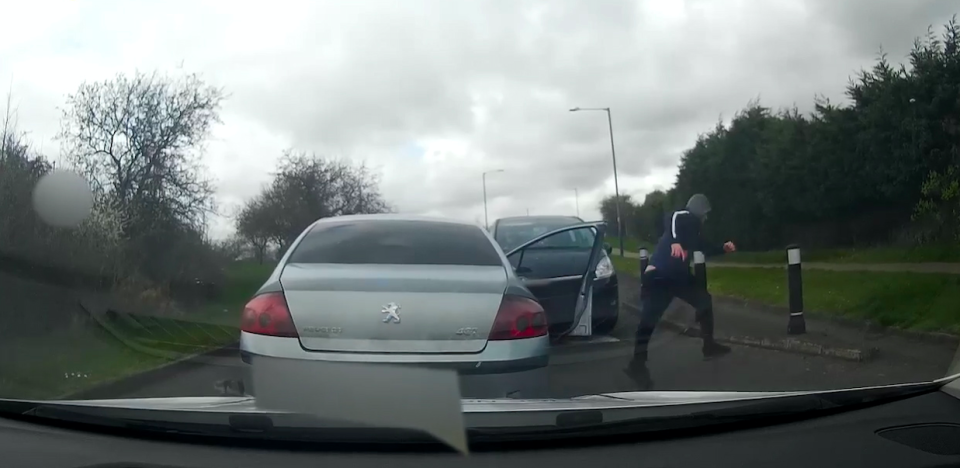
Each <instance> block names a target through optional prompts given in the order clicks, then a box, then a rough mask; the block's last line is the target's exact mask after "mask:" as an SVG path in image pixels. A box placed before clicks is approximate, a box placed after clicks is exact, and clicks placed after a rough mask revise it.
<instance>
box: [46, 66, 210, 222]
mask: <svg viewBox="0 0 960 468" xmlns="http://www.w3.org/2000/svg"><path fill="white" fill-rule="evenodd" d="M223 98H224V94H223V92H222V91H221V90H220V89H218V88H214V87H211V86H207V85H206V84H204V82H203V81H201V80H200V78H198V77H197V76H196V75H188V76H186V77H182V78H179V79H173V78H169V77H167V76H160V75H158V74H156V73H153V74H149V75H148V74H143V73H140V72H137V73H136V74H134V75H133V76H132V77H128V76H125V75H123V74H120V75H117V76H116V77H114V78H113V79H111V80H105V81H100V82H94V83H83V84H81V85H80V87H79V88H78V89H77V91H76V93H74V94H71V95H69V96H68V98H67V106H66V107H65V108H64V110H63V120H62V129H61V132H60V139H61V141H63V143H64V148H65V150H66V151H67V154H68V155H69V156H70V157H72V159H73V160H74V162H75V163H76V165H77V167H78V168H79V169H80V170H82V171H83V172H85V174H86V175H87V177H88V178H89V179H90V180H91V182H92V183H93V184H95V185H96V186H97V189H98V191H100V192H103V193H110V194H111V199H112V200H114V201H115V203H117V204H119V207H118V208H119V209H120V211H121V212H122V213H123V215H124V217H125V218H126V219H125V221H127V223H126V226H125V227H126V228H128V229H129V228H132V227H133V226H131V225H130V224H131V222H136V223H144V222H146V220H147V219H152V218H156V217H158V215H159V216H162V217H166V216H169V217H172V218H173V219H175V220H177V221H179V222H181V223H184V224H186V225H189V226H191V227H193V228H195V229H198V230H199V229H202V224H203V221H204V215H205V214H206V213H208V212H210V211H212V210H213V208H214V206H213V186H212V184H211V182H210V181H209V180H208V179H207V178H206V177H205V176H204V174H203V170H202V167H201V164H200V156H201V154H200V150H201V149H202V145H203V142H204V141H205V139H206V138H207V136H208V134H209V132H210V129H211V127H212V126H213V125H214V124H215V123H218V122H219V117H218V111H219V108H220V104H221V102H222V100H223ZM134 218H135V219H134ZM137 227H138V228H139V230H143V228H144V226H137ZM127 234H128V235H129V234H132V233H129V232H128V233H127Z"/></svg>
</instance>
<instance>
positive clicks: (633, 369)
mask: <svg viewBox="0 0 960 468" xmlns="http://www.w3.org/2000/svg"><path fill="white" fill-rule="evenodd" d="M623 373H624V374H626V375H627V377H629V378H630V380H632V381H633V382H634V383H635V384H637V390H640V391H645V390H650V389H651V388H653V379H651V378H650V371H649V370H647V366H646V365H645V364H639V365H637V364H633V363H630V365H628V366H627V367H626V368H624V369H623Z"/></svg>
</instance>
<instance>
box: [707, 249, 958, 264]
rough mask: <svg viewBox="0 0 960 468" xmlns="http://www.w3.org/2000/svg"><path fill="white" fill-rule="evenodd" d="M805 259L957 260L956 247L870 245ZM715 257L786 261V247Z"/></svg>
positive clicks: (817, 253)
mask: <svg viewBox="0 0 960 468" xmlns="http://www.w3.org/2000/svg"><path fill="white" fill-rule="evenodd" d="M801 254H802V257H803V261H805V262H830V263H928V262H960V247H956V246H924V247H913V248H904V247H870V248H861V249H822V250H803V251H802V252H801ZM717 261H721V262H735V263H786V261H787V253H786V250H772V251H766V252H736V253H733V254H729V255H724V256H722V257H718V258H717Z"/></svg>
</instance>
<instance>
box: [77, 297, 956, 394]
mask: <svg viewBox="0 0 960 468" xmlns="http://www.w3.org/2000/svg"><path fill="white" fill-rule="evenodd" d="M633 326H634V321H633V319H632V316H630V315H629V314H628V312H626V311H624V312H622V318H621V325H620V326H618V327H617V330H615V332H614V336H615V337H618V338H620V341H619V342H616V341H613V342H611V340H609V339H607V340H603V342H599V341H600V340H594V341H588V342H584V343H574V344H568V345H563V346H558V347H557V348H555V351H554V353H553V355H552V357H551V364H550V369H549V370H550V372H549V374H550V388H551V393H552V396H553V397H571V396H577V395H587V394H595V393H606V392H622V391H631V390H636V388H635V385H634V384H633V382H632V381H630V380H629V379H628V378H627V377H626V376H625V375H624V374H623V372H622V370H621V369H622V368H623V367H624V366H625V365H626V363H627V362H628V360H629V357H630V354H631V352H632V348H631V344H630V342H629V337H630V335H632V328H633ZM650 354H651V357H650V362H649V368H650V372H651V374H652V376H653V379H654V381H655V389H656V390H693V391H695V390H732V391H736V390H740V391H777V390H813V389H836V388H850V387H861V386H870V385H881V384H891V383H903V382H911V381H918V380H922V379H932V378H938V377H942V375H919V374H918V372H917V371H916V370H915V369H914V368H913V367H912V366H910V365H909V364H907V363H897V362H894V361H891V360H882V359H880V360H876V361H870V362H865V363H856V362H849V361H841V360H836V359H832V358H828V357H819V356H805V355H799V354H792V353H787V352H782V351H775V350H767V349H759V348H750V347H734V352H733V353H731V354H730V355H728V356H725V357H723V358H722V359H718V360H714V361H704V360H703V359H702V357H701V355H700V341H699V340H698V339H695V338H689V337H685V336H680V335H678V334H675V333H674V332H672V331H670V330H666V329H662V330H658V332H657V333H656V334H655V335H654V339H653V341H652V342H651V349H650ZM239 378H240V362H239V358H238V357H236V354H235V352H233V353H224V355H223V356H219V357H207V358H205V359H204V360H203V362H186V363H181V364H176V365H175V366H172V367H171V368H170V369H168V371H167V372H164V375H163V376H162V377H160V378H156V379H152V380H151V381H146V382H137V383H136V384H134V385H119V386H117V385H115V386H112V387H113V388H114V389H116V390H114V391H113V392H112V393H109V392H108V393H106V394H104V393H103V392H98V393H99V394H97V395H96V396H93V395H91V397H94V398H143V397H173V396H216V395H221V394H222V393H221V391H220V390H218V388H217V382H221V381H224V380H236V379H239Z"/></svg>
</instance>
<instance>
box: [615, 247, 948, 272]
mask: <svg viewBox="0 0 960 468" xmlns="http://www.w3.org/2000/svg"><path fill="white" fill-rule="evenodd" d="M618 251H619V250H618ZM623 256H624V257H627V258H640V254H639V253H638V252H629V251H626V252H624V255H623ZM708 263H709V267H710V268H714V267H718V268H786V267H787V265H786V264H787V255H786V252H784V255H783V263H737V262H728V261H714V262H708ZM803 268H804V269H810V270H828V271H877V272H888V273H897V272H900V273H946V274H952V275H960V263H947V262H925V263H830V262H803Z"/></svg>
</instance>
